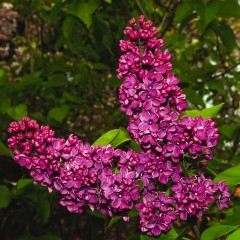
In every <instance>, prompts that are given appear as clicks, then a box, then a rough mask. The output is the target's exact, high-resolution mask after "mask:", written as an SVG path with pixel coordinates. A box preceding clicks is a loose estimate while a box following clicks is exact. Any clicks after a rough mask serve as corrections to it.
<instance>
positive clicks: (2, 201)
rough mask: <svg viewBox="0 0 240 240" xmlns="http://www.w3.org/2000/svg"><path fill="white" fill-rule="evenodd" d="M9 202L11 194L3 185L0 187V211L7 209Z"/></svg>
mask: <svg viewBox="0 0 240 240" xmlns="http://www.w3.org/2000/svg"><path fill="white" fill-rule="evenodd" d="M10 201H11V193H10V191H9V189H8V188H7V187H6V186H4V185H0V209H1V208H5V207H7V206H8V204H9V203H10Z"/></svg>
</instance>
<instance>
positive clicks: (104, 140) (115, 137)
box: [93, 127, 131, 148]
mask: <svg viewBox="0 0 240 240" xmlns="http://www.w3.org/2000/svg"><path fill="white" fill-rule="evenodd" d="M130 140H131V138H130V136H129V133H128V131H127V130H126V129H124V128H121V127H120V128H119V129H113V130H110V131H109V132H107V133H105V134H103V135H102V136H101V137H99V138H98V139H97V140H96V141H95V142H94V143H93V146H98V145H102V146H107V145H108V144H111V145H112V147H113V148H115V147H117V146H119V145H120V144H122V143H124V142H126V141H130Z"/></svg>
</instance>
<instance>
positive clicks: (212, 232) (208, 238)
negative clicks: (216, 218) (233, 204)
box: [201, 225, 238, 240]
mask: <svg viewBox="0 0 240 240" xmlns="http://www.w3.org/2000/svg"><path fill="white" fill-rule="evenodd" d="M236 228H238V226H229V225H216V226H212V227H210V228H208V229H207V230H205V231H204V232H203V234H202V238H201V239H202V240H215V239H217V238H219V237H221V236H224V235H226V234H228V233H230V232H232V231H233V230H235V229H236Z"/></svg>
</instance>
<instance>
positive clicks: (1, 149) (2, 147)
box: [0, 142, 13, 157]
mask: <svg viewBox="0 0 240 240" xmlns="http://www.w3.org/2000/svg"><path fill="white" fill-rule="evenodd" d="M0 152H1V153H2V154H4V155H6V156H9V157H13V153H12V151H11V150H10V149H9V148H7V147H6V146H5V145H4V144H3V143H2V142H0Z"/></svg>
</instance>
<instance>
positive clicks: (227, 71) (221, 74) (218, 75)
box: [209, 62, 240, 79]
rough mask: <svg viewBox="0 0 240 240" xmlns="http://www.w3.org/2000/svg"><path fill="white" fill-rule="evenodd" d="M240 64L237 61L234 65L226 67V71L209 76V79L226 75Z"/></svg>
mask: <svg viewBox="0 0 240 240" xmlns="http://www.w3.org/2000/svg"><path fill="white" fill-rule="evenodd" d="M238 65H240V62H239V63H236V64H235V65H233V66H232V67H229V68H226V69H225V71H224V72H222V73H220V74H216V75H215V76H211V77H209V79H215V78H219V77H222V76H224V75H226V74H227V73H229V72H231V71H232V70H233V69H234V68H236V67H237V66H238Z"/></svg>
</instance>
